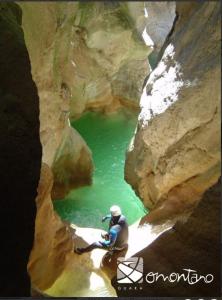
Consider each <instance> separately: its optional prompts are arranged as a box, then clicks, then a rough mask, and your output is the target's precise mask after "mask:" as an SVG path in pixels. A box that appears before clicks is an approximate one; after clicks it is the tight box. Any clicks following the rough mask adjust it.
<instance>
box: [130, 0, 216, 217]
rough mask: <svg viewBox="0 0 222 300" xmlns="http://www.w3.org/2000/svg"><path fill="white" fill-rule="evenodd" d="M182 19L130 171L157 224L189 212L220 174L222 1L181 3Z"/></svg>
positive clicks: (155, 82) (158, 75)
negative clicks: (221, 24)
mask: <svg viewBox="0 0 222 300" xmlns="http://www.w3.org/2000/svg"><path fill="white" fill-rule="evenodd" d="M177 13H178V17H179V18H178V20H177V21H176V24H175V28H174V30H173V34H172V35H171V36H170V37H169V39H168V41H167V42H166V43H165V45H164V49H163V51H162V52H163V56H162V59H161V60H160V62H159V64H158V66H157V68H156V69H155V70H154V71H153V72H152V73H151V74H150V76H149V79H148V81H147V84H146V86H145V88H144V91H143V94H142V97H141V100H140V105H141V112H140V115H139V122H138V127H137V132H136V134H135V136H134V138H133V140H132V142H131V145H130V148H129V150H128V153H127V158H126V165H125V179H126V180H127V182H128V183H130V184H131V185H132V187H133V188H134V190H135V191H136V193H137V194H138V196H139V197H140V198H141V199H142V200H143V202H144V204H145V206H147V207H148V208H151V209H155V211H156V212H155V215H154V214H150V217H149V218H148V220H147V221H152V222H154V221H155V219H156V220H158V221H161V219H166V218H172V217H173V216H174V215H175V216H176V215H177V214H180V213H184V211H189V210H190V209H191V208H192V207H193V206H194V205H195V203H196V202H197V201H198V200H199V199H200V197H201V195H202V194H203V192H204V191H205V190H207V189H208V188H209V187H210V186H212V185H213V184H214V183H216V182H217V180H218V177H219V175H220V42H219V41H220V9H219V3H217V2H205V3H177ZM203 16H204V18H203ZM203 29H204V30H203ZM152 216H153V217H152Z"/></svg>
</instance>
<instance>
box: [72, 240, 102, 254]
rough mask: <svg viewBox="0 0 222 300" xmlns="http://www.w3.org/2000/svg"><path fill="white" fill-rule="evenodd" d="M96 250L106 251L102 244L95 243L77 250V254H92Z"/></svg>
mask: <svg viewBox="0 0 222 300" xmlns="http://www.w3.org/2000/svg"><path fill="white" fill-rule="evenodd" d="M94 249H105V247H104V246H103V245H102V244H101V242H94V243H92V244H91V245H89V246H87V247H86V248H77V249H76V251H75V252H76V253H78V254H82V253H85V252H90V251H92V250H94Z"/></svg>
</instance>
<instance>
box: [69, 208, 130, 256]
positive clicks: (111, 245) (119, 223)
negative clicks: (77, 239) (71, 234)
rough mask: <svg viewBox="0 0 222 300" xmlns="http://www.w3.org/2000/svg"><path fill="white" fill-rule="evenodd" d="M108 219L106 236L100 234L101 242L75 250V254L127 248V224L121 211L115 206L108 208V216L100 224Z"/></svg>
mask: <svg viewBox="0 0 222 300" xmlns="http://www.w3.org/2000/svg"><path fill="white" fill-rule="evenodd" d="M107 219H110V222H109V230H108V232H107V233H106V234H102V238H103V240H102V241H97V242H94V243H92V244H91V245H89V246H88V247H86V248H76V249H75V252H76V253H77V254H82V253H85V252H89V251H92V250H93V249H105V250H119V251H120V250H123V249H125V248H127V246H128V235H129V232H128V224H127V221H126V218H125V216H124V215H122V213H121V209H120V207H119V206H117V205H113V206H112V207H111V208H110V214H109V215H106V216H105V217H103V218H102V222H105V221H106V220H107Z"/></svg>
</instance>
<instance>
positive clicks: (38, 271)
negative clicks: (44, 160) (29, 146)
mask: <svg viewBox="0 0 222 300" xmlns="http://www.w3.org/2000/svg"><path fill="white" fill-rule="evenodd" d="M52 185H53V175H52V172H51V170H50V168H49V167H48V166H47V165H46V164H43V165H42V169H41V177H40V181H39V186H38V196H37V198H36V205H37V215H36V220H35V240H34V245H33V248H32V251H31V255H30V259H29V263H28V272H29V274H30V277H31V283H32V286H33V288H36V289H38V290H40V291H44V290H45V289H47V288H49V287H50V286H51V285H52V284H53V283H54V281H55V280H56V279H57V278H58V277H59V275H60V274H61V273H62V272H63V270H64V269H65V267H66V264H67V257H68V255H70V253H72V251H73V247H74V245H73V240H72V235H71V231H70V230H69V227H68V226H66V225H64V223H63V222H62V221H61V219H60V218H59V216H58V215H57V214H56V213H55V211H54V209H53V205H52V201H51V189H52Z"/></svg>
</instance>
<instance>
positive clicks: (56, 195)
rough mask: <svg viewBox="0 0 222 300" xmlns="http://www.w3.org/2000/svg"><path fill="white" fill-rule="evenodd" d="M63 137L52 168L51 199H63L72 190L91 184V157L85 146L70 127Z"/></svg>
mask: <svg viewBox="0 0 222 300" xmlns="http://www.w3.org/2000/svg"><path fill="white" fill-rule="evenodd" d="M64 135H65V137H62V144H61V145H60V146H59V148H58V149H57V152H56V155H55V160H54V162H53V166H52V171H53V175H54V181H53V189H52V198H53V199H61V198H63V197H64V196H65V195H66V194H67V192H68V191H69V190H71V189H72V188H76V187H80V186H81V185H86V184H91V178H92V157H91V152H89V149H88V146H87V144H86V143H85V141H84V140H83V139H82V137H81V136H80V135H79V133H78V132H77V131H76V130H74V129H73V128H72V127H67V128H66V130H65V132H64Z"/></svg>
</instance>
